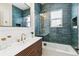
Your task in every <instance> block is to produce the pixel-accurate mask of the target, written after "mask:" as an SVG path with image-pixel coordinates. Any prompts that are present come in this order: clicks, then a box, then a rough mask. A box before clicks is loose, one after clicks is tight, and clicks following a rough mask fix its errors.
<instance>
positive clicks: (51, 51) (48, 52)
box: [42, 41, 77, 56]
mask: <svg viewBox="0 0 79 59" xmlns="http://www.w3.org/2000/svg"><path fill="white" fill-rule="evenodd" d="M44 43H46V46H45V45H44ZM42 48H43V50H42V56H76V55H77V53H76V51H75V50H74V49H73V48H72V47H71V46H70V45H64V44H58V43H50V42H44V41H43V42H42Z"/></svg>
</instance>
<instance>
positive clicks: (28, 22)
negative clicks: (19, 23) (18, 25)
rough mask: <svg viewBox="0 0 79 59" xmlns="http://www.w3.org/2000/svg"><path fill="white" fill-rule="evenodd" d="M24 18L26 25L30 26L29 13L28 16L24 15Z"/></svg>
mask: <svg viewBox="0 0 79 59" xmlns="http://www.w3.org/2000/svg"><path fill="white" fill-rule="evenodd" d="M24 19H25V22H26V26H27V27H30V22H31V21H30V15H28V16H26V17H24Z"/></svg>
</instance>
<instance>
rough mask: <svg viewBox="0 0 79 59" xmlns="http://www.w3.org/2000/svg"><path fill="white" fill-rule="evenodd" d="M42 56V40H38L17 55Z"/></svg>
mask: <svg viewBox="0 0 79 59" xmlns="http://www.w3.org/2000/svg"><path fill="white" fill-rule="evenodd" d="M41 55H42V40H41V39H40V40H38V41H37V42H35V43H34V44H32V45H31V46H29V47H27V48H25V49H24V50H23V51H21V52H19V53H18V54H16V56H41Z"/></svg>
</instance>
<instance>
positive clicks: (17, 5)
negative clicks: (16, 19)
mask: <svg viewBox="0 0 79 59" xmlns="http://www.w3.org/2000/svg"><path fill="white" fill-rule="evenodd" d="M13 5H14V6H16V7H18V8H20V9H21V10H26V9H29V8H30V7H29V6H28V5H27V4H26V3H13Z"/></svg>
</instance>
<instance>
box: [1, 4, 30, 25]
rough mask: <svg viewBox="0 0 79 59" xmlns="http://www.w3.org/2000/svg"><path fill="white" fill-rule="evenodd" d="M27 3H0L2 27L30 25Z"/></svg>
mask: <svg viewBox="0 0 79 59" xmlns="http://www.w3.org/2000/svg"><path fill="white" fill-rule="evenodd" d="M30 24H31V20H30V7H29V6H28V4H27V3H13V4H11V3H0V27H30Z"/></svg>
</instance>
